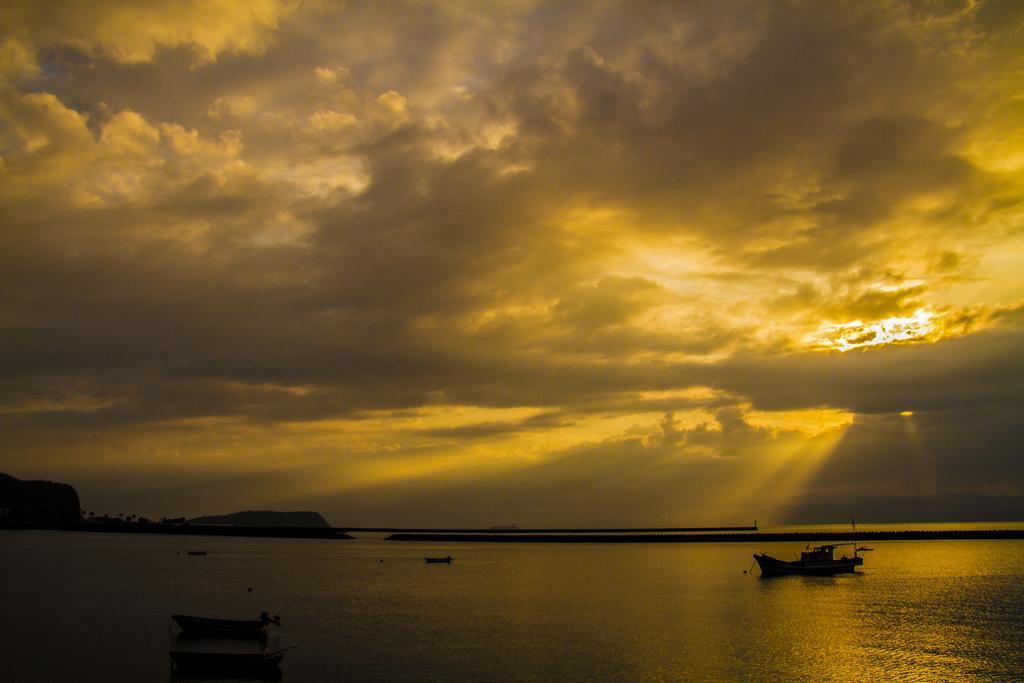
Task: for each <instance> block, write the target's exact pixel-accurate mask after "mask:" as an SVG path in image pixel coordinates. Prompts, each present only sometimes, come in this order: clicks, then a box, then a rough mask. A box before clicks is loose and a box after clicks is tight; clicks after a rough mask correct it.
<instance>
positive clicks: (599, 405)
mask: <svg viewBox="0 0 1024 683" xmlns="http://www.w3.org/2000/svg"><path fill="white" fill-rule="evenodd" d="M0 25H3V26H4V27H5V31H4V32H3V34H4V37H3V39H2V42H0V202H2V204H3V206H4V211H3V212H2V213H0V291H2V296H0V428H2V429H3V432H4V434H5V442H6V443H5V448H4V449H3V450H2V451H0V470H5V471H10V472H11V473H12V474H14V475H16V476H21V477H47V478H52V479H60V480H68V481H71V482H72V483H76V484H79V486H80V488H81V489H82V494H83V499H84V500H86V501H87V502H88V501H94V502H91V503H88V504H89V505H90V506H91V507H99V508H104V509H107V508H109V509H111V510H113V509H114V508H117V509H122V508H123V509H137V510H138V511H139V512H143V513H147V514H150V515H151V516H153V515H156V516H159V515H161V514H173V515H177V514H198V513H202V512H218V511H228V510H230V509H232V508H237V507H253V506H266V507H271V506H281V507H284V506H297V507H310V506H312V505H314V504H315V505H316V506H317V507H319V508H320V509H322V511H323V512H324V513H325V514H326V515H328V517H329V518H331V519H332V521H335V522H336V523H339V524H341V523H367V524H370V523H396V524H401V523H404V524H410V525H412V524H419V523H421V522H422V523H426V522H427V521H429V522H430V523H437V524H471V523H480V524H492V523H508V522H514V523H531V524H562V523H602V524H615V523H617V522H618V521H620V520H621V521H622V522H623V523H626V522H627V521H628V523H643V522H649V523H651V524H662V523H676V522H678V523H680V524H685V523H687V522H690V521H697V520H701V521H707V522H709V523H727V522H745V521H748V518H754V517H757V518H759V519H762V520H769V519H776V520H779V519H782V518H783V517H785V516H786V515H795V516H801V515H803V516H806V515H805V513H807V514H810V513H809V512H808V511H809V510H812V509H813V510H814V511H816V514H818V515H819V516H820V515H828V514H834V515H837V516H838V517H840V518H842V517H845V516H847V515H848V513H849V512H851V511H852V512H858V511H859V512H860V513H861V516H866V515H867V514H868V512H867V510H863V509H861V508H865V507H867V506H869V505H871V506H875V508H874V509H875V510H876V511H877V515H879V516H884V515H886V514H888V513H886V512H885V509H891V510H905V509H906V508H905V507H900V505H903V502H905V501H908V500H917V501H921V500H925V499H927V501H929V502H928V505H930V506H931V507H929V508H928V509H929V510H932V512H929V513H928V514H930V515H933V516H941V515H942V514H945V513H943V512H942V510H943V509H944V508H943V507H942V506H943V504H944V503H943V501H947V502H948V503H949V507H948V509H949V510H956V514H960V515H963V514H969V515H974V516H981V517H984V516H992V515H1001V514H1004V513H1005V510H1007V509H1008V508H1007V505H1011V506H1012V505H1019V504H1020V503H1019V501H1020V500H1024V461H1022V460H1021V458H1020V457H1019V447H1017V446H1016V444H1019V443H1020V429H1019V426H1017V421H1016V420H1015V419H1013V416H1016V415H1019V414H1020V412H1021V408H1022V407H1024V406H1022V405H1021V399H1020V397H1021V396H1024V391H1022V389H1024V365H1022V361H1024V356H1022V354H1021V352H1020V349H1021V348H1024V346H1022V343H1021V342H1022V341H1024V315H1022V313H1021V310H1022V305H1024V304H1022V302H1024V277H1022V275H1021V273H1022V272H1024V124H1022V122H1024V90H1022V89H1021V86H1020V81H1019V74H1020V73H1021V72H1022V69H1024V14H1022V12H1021V10H1020V8H1019V7H1018V6H1017V5H1016V4H1015V3H1012V2H1001V1H998V0H984V1H980V0H979V1H977V2H962V3H960V2H944V3H924V4H922V3H913V2H906V3H903V2H877V3H865V2H839V3H829V4H821V3H813V2H793V3H769V4H766V3H762V2H744V1H742V0H736V1H731V2H723V3H703V4H702V3H697V4H693V3H677V4H673V3H668V4H665V3H629V2H623V3H615V2H613V3H601V4H593V3H580V4H571V3H570V4H566V3H547V2H540V1H538V2H523V3H513V4H506V5H497V6H495V5H491V4H480V3H468V2H467V3H458V2H456V3H451V2H436V3H435V2H413V3H402V2H387V3H380V2H349V3H345V4H341V3H323V2H313V1H309V2H298V1H296V2H251V3H231V2H227V3H166V4H165V3H146V4H143V5H132V4H128V5H126V4H125V3H106V2H94V3H46V4H38V3H30V2H14V3H8V5H6V6H5V8H4V9H2V10H0ZM908 435H912V436H908ZM908 439H909V440H908ZM908 444H911V445H912V446H913V447H912V448H910V447H909V446H908ZM907 453H913V454H914V455H913V456H912V458H911V456H908V455H907ZM907 458H911V459H909V460H908V459H907ZM923 481H928V482H929V485H928V487H926V488H922V486H921V482H923ZM185 487H187V488H188V490H189V491H192V492H193V493H192V495H191V497H190V498H188V499H185V500H182V499H180V498H176V497H175V493H174V492H175V491H180V490H183V489H184V488H185ZM816 496H817V497H816ZM878 496H885V497H886V498H885V501H883V503H879V502H878V500H879V499H878ZM901 501H903V502H901ZM963 501H969V504H967V503H964V502H963ZM1015 501H1016V502H1015ZM829 505H832V507H831V508H830V507H829ZM882 505H888V506H890V507H889V508H885V509H883V508H881V507H879V506H882ZM800 506H803V507H800ZM965 506H966V507H965ZM801 510H803V512H800V511H801ZM965 510H966V511H965ZM872 514H874V513H872ZM892 514H904V512H898V513H897V512H893V513H892ZM949 514H952V513H949Z"/></svg>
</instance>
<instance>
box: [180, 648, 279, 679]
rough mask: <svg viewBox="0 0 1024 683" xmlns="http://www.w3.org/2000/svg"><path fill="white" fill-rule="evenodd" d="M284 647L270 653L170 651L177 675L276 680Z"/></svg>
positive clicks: (264, 651)
mask: <svg viewBox="0 0 1024 683" xmlns="http://www.w3.org/2000/svg"><path fill="white" fill-rule="evenodd" d="M292 647H297V646H295V645H292V646H291V647H286V648H284V649H282V650H274V651H272V652H269V651H266V650H263V651H260V652H203V651H191V650H170V651H169V652H168V653H167V654H169V655H170V657H171V661H172V662H173V663H174V668H175V670H176V671H181V672H185V673H192V674H222V675H229V676H239V675H244V676H279V675H280V673H281V669H280V666H281V660H282V659H283V658H284V653H285V651H286V650H290V649H291V648H292Z"/></svg>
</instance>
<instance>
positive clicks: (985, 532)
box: [387, 529, 1024, 543]
mask: <svg viewBox="0 0 1024 683" xmlns="http://www.w3.org/2000/svg"><path fill="white" fill-rule="evenodd" d="M970 539H977V540H998V539H1011V540H1012V539H1024V529H934V530H920V531H914V530H907V531H858V532H857V533H856V534H854V533H852V532H848V531H847V532H839V531H818V532H803V531H791V532H778V533H500V534H499V533H407V532H403V533H396V534H391V535H390V536H388V539H387V540H389V541H437V542H446V543H784V542H794V541H799V542H815V543H829V542H842V541H857V542H864V541H944V540H945V541H952V540H970Z"/></svg>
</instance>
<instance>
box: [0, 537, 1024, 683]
mask: <svg viewBox="0 0 1024 683" xmlns="http://www.w3.org/2000/svg"><path fill="white" fill-rule="evenodd" d="M871 545H872V546H873V547H874V549H875V550H874V552H872V553H870V554H868V555H867V556H866V557H867V559H866V561H865V566H864V567H863V571H862V572H861V573H859V574H858V575H855V576H850V575H846V576H839V577H835V578H812V577H782V578H776V579H761V578H759V576H758V572H757V569H756V568H754V569H753V571H752V572H751V573H749V574H744V573H743V571H744V570H745V569H749V568H750V566H751V561H752V560H751V554H752V553H753V552H756V551H762V550H763V551H767V552H770V553H771V554H774V555H776V556H779V557H785V558H788V557H789V556H790V555H791V554H793V553H795V552H797V551H798V550H799V549H800V548H801V546H802V544H793V543H788V544H787V543H780V544H748V543H719V544H685V545H675V544H653V545H612V544H609V545H583V544H581V545H557V544H552V545H547V544H537V545H533V544H523V545H520V544H508V545H506V544H445V545H435V544H429V545H428V544H414V543H409V544H407V543H394V542H386V541H383V540H379V539H359V540H355V541H337V542H325V541H306V540H262V539H260V540H256V539H241V538H200V537H193V538H177V537H170V536H135V535H119V534H86V533H78V534H72V533H59V532H52V533H51V532H45V533H29V532H5V533H0V608H2V611H0V681H8V682H19V683H20V682H32V683H34V682H37V681H39V682H42V681H46V682H51V681H131V682H133V683H135V682H140V681H166V680H168V679H169V674H170V665H169V660H168V656H167V650H168V649H169V646H170V644H171V642H172V640H171V638H172V636H171V634H170V633H169V628H168V627H169V624H170V619H169V615H170V614H172V613H178V612H183V613H190V614H199V615H210V616H225V617H236V618H254V617H255V616H256V615H258V614H259V612H260V611H261V610H264V609H266V610H268V611H269V612H270V613H271V614H273V613H275V612H276V613H280V614H281V617H282V621H283V623H284V626H283V628H282V629H280V630H279V631H278V633H279V636H277V638H279V640H278V643H279V644H280V645H282V646H285V645H290V644H293V643H300V644H301V645H300V647H299V648H297V649H295V650H294V651H292V652H289V653H288V654H287V655H286V657H285V660H284V664H283V667H282V668H283V671H284V676H283V680H284V681H290V682H296V683H297V682H311V681H337V680H342V679H344V680H351V681H407V680H414V679H419V680H430V681H606V680H607V681H676V680H796V681H828V680H836V681H838V680H844V681H849V680H855V681H857V680H860V681H875V680H927V681H934V680H1007V681H1009V680H1021V677H1022V676H1024V542H1021V541H922V542H873V543H872V544H871ZM189 549H202V550H208V551H209V555H207V556H206V557H190V556H188V555H186V551H187V550H189ZM446 554H451V555H452V556H453V557H454V558H455V562H454V563H453V564H452V565H450V566H449V565H427V564H425V563H424V561H423V558H424V556H427V555H446ZM382 560H383V561H382ZM249 587H252V588H253V591H252V592H251V593H250V592H248V591H247V589H248V588H249Z"/></svg>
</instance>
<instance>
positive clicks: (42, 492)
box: [0, 473, 352, 539]
mask: <svg viewBox="0 0 1024 683" xmlns="http://www.w3.org/2000/svg"><path fill="white" fill-rule="evenodd" d="M0 529H55V530H62V531H94V532H114V533H135V534H174V535H194V536H255V537H264V538H320V539H348V538H352V537H351V536H350V535H349V534H347V533H345V532H344V531H343V530H335V529H333V528H332V527H331V525H330V524H329V523H328V522H327V520H326V519H324V518H323V516H322V515H321V514H320V513H318V512H312V511H301V512H277V511H274V510H246V511H243V512H235V513H231V514H227V515H212V516H205V517H195V518H193V519H187V518H185V517H162V518H161V519H160V520H159V521H152V520H150V519H147V518H145V517H141V516H139V515H134V514H131V515H125V514H124V513H120V514H118V515H116V516H115V515H111V514H96V513H95V512H90V511H86V510H83V509H82V508H81V502H80V500H79V497H78V492H77V491H76V490H75V488H74V487H73V486H71V485H70V484H63V483H59V482H52V481H22V480H21V479H17V478H15V477H12V476H10V475H8V474H2V473H0Z"/></svg>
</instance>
